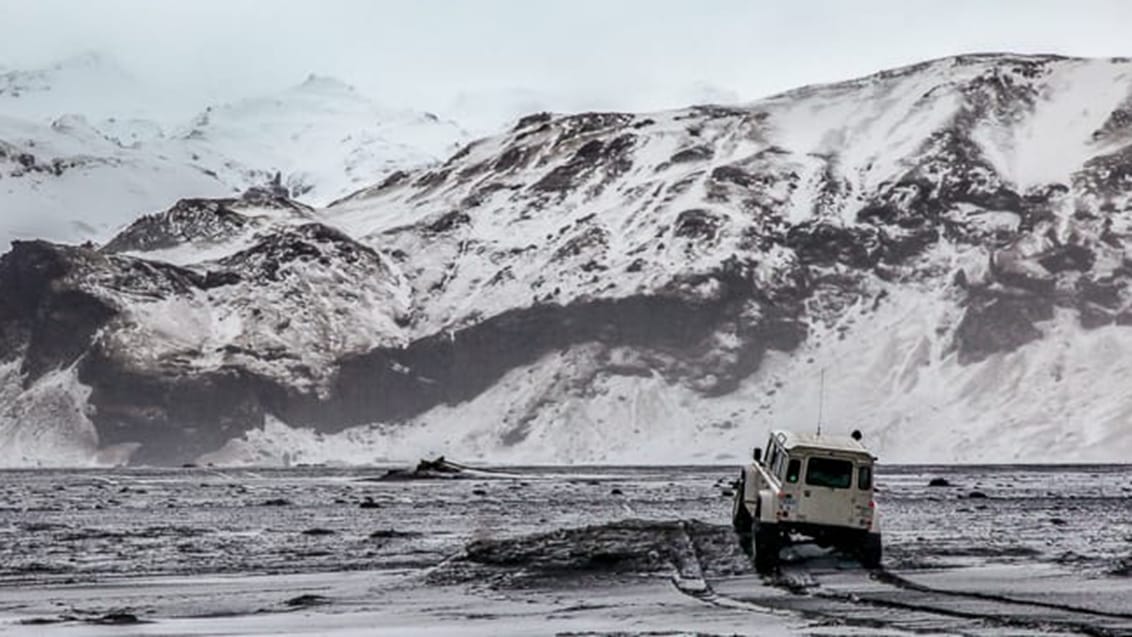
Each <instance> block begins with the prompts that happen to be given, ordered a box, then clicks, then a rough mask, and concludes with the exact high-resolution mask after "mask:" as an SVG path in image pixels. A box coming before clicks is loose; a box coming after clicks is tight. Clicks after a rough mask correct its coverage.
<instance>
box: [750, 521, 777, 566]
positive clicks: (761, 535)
mask: <svg viewBox="0 0 1132 637" xmlns="http://www.w3.org/2000/svg"><path fill="white" fill-rule="evenodd" d="M781 548H782V534H781V533H779V531H778V525H777V524H765V523H760V522H757V523H755V533H754V553H755V571H756V572H757V573H759V574H760V575H769V574H771V573H773V572H774V571H775V569H777V568H778V551H779V550H780V549H781Z"/></svg>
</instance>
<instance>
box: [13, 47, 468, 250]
mask: <svg viewBox="0 0 1132 637" xmlns="http://www.w3.org/2000/svg"><path fill="white" fill-rule="evenodd" d="M185 102H186V100H185V99H184V98H181V97H178V96H175V95H170V94H168V93H165V92H161V91H157V90H155V89H153V88H152V87H150V86H148V85H146V84H144V83H142V82H140V81H138V80H136V79H135V78H134V77H132V76H131V75H130V74H129V73H128V72H126V71H124V70H122V69H121V67H119V66H118V65H117V64H115V63H114V61H113V60H111V59H108V58H106V57H105V56H99V55H94V54H88V55H84V56H79V57H77V58H73V59H70V60H67V61H65V62H62V63H59V64H56V65H53V66H51V67H48V68H45V69H40V70H34V71H9V72H7V73H2V74H0V209H2V210H3V214H2V215H0V247H3V248H4V249H7V246H8V244H9V242H10V240H11V239H13V238H24V239H26V238H48V239H51V240H56V241H69V242H80V241H85V240H95V241H105V240H107V239H109V238H110V237H111V236H112V235H113V233H114V232H116V231H117V230H119V229H120V228H121V227H122V226H123V225H125V224H127V223H129V222H130V221H131V220H133V219H134V218H136V217H137V216H139V215H141V214H146V213H152V212H156V211H159V210H162V209H164V208H167V207H169V206H170V205H171V204H173V203H174V202H175V201H177V200H178V199H180V198H184V197H224V196H234V195H238V194H239V193H240V192H242V191H244V190H245V189H247V188H249V187H251V186H255V185H261V184H265V183H267V182H269V181H270V180H271V179H273V178H274V176H275V175H276V174H279V175H280V177H281V180H282V183H283V184H284V185H285V186H287V187H288V188H289V190H290V192H291V194H292V196H294V197H296V198H301V199H302V200H303V201H305V202H308V203H311V204H314V205H325V204H327V203H329V202H330V201H332V200H334V199H337V198H340V197H343V196H345V195H347V194H349V193H351V192H353V191H355V190H357V189H358V188H361V187H363V186H365V185H368V184H370V183H372V182H373V181H376V180H379V179H381V178H382V177H384V176H385V175H386V174H388V173H390V172H392V171H393V170H394V169H401V168H407V167H415V166H421V165H424V164H428V163H434V162H436V161H438V160H440V159H443V158H444V157H446V156H448V155H449V154H451V152H452V151H453V150H454V149H455V148H456V147H458V145H459V144H460V143H462V142H466V141H467V139H468V134H467V133H466V132H464V131H463V130H462V129H461V128H460V127H459V126H457V125H456V124H454V123H452V122H450V121H444V120H441V119H440V118H438V117H436V116H434V115H431V114H429V113H418V112H412V111H404V110H396V109H389V108H384V107H382V106H380V105H378V104H377V103H376V102H374V101H373V100H370V99H369V98H367V97H365V96H363V95H361V94H359V93H358V92H357V91H356V90H355V89H353V88H352V87H350V86H348V85H345V84H343V83H341V82H338V81H336V80H334V79H331V78H325V77H318V76H312V77H310V78H308V79H307V80H306V81H305V82H303V83H302V84H300V85H297V86H295V87H292V88H290V89H287V90H284V91H281V92H279V93H276V94H273V95H268V96H263V97H258V98H251V99H245V100H240V101H236V102H232V103H226V104H218V105H215V106H210V107H207V108H204V109H203V110H201V111H200V112H199V113H198V114H196V115H194V116H191V117H189V116H185V115H183V114H182V113H184V112H185V111H186V110H187V109H186V107H185Z"/></svg>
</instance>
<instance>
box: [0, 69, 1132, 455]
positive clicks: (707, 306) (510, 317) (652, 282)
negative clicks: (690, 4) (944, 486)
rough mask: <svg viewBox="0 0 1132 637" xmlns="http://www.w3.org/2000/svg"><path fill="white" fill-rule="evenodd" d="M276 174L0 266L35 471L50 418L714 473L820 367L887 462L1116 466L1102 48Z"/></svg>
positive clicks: (245, 439) (178, 436) (115, 432)
mask: <svg viewBox="0 0 1132 637" xmlns="http://www.w3.org/2000/svg"><path fill="white" fill-rule="evenodd" d="M281 194H282V193H267V194H264V193H260V194H258V195H257V194H255V193H253V196H251V197H250V198H248V199H244V200H229V201H227V202H221V203H213V204H208V203H205V202H197V203H195V204H191V205H184V206H182V210H181V211H180V212H176V211H173V212H171V213H170V214H169V215H167V217H160V218H151V219H149V220H148V221H144V223H145V224H148V225H146V226H145V227H142V226H135V227H134V228H132V229H131V230H129V231H127V233H126V234H124V235H122V237H121V238H120V240H116V241H115V242H114V243H112V244H110V245H109V246H107V248H106V249H104V250H102V251H101V252H95V251H92V250H85V249H78V248H60V247H55V246H50V245H48V244H20V245H18V246H17V247H16V250H15V251H14V252H13V253H11V254H9V255H7V256H6V257H5V258H4V260H3V262H0V291H3V292H5V293H6V294H8V295H9V296H10V298H16V299H19V300H18V302H16V303H14V304H13V305H11V306H9V309H7V310H6V311H4V310H0V335H4V338H5V339H6V340H5V341H4V343H5V350H6V351H8V352H11V353H10V354H8V356H7V358H6V359H3V360H7V361H10V362H9V363H7V365H8V366H7V367H5V368H4V369H6V370H8V372H7V373H8V374H9V376H8V388H7V389H6V390H5V391H7V392H10V393H11V394H12V395H13V396H17V397H19V398H18V399H15V400H13V401H11V404H14V405H17V406H18V411H13V410H12V409H9V411H8V412H7V413H5V414H0V432H4V433H2V434H0V435H7V436H8V437H9V438H11V439H13V440H19V441H21V442H20V444H19V445H18V446H15V445H14V446H12V448H13V449H17V448H18V449H20V450H21V451H20V453H19V454H11V455H10V456H9V457H8V458H7V459H6V460H5V461H6V462H9V463H32V462H38V461H51V457H52V456H50V454H49V453H47V452H46V451H42V450H41V451H36V450H35V449H37V447H35V446H34V444H33V443H31V442H28V440H29V439H35V438H36V436H37V435H44V436H46V435H47V434H46V433H42V434H39V433H36V432H48V431H57V430H58V428H59V427H62V426H64V425H61V424H59V423H58V420H59V415H58V414H59V410H60V407H59V406H60V405H63V406H64V407H63V408H64V409H68V408H74V407H73V406H75V405H78V406H79V409H80V410H81V413H80V412H76V415H75V416H74V417H73V418H70V419H67V421H68V424H67V425H66V426H68V427H70V428H71V429H72V430H75V431H83V432H86V434H85V435H84V436H82V437H78V436H76V437H74V439H75V440H77V442H76V443H74V445H73V448H72V451H71V452H70V453H72V455H71V456H68V457H74V455H73V454H75V453H78V452H77V451H74V449H83V448H86V449H89V450H91V451H92V452H93V451H94V450H95V449H99V450H102V453H103V457H107V454H110V452H111V451H116V452H120V453H119V454H118V455H119V456H120V455H121V453H125V452H126V451H129V449H130V446H129V445H130V444H131V443H140V444H141V448H140V449H138V450H137V451H136V452H134V455H133V459H134V460H135V461H150V462H177V461H183V460H186V459H193V458H197V457H200V458H202V459H204V460H209V461H216V462H272V461H279V460H281V459H282V458H290V459H293V460H298V461H320V460H352V461H369V460H373V459H406V458H410V457H413V456H417V455H420V454H422V453H427V452H434V453H447V454H449V455H452V456H454V457H461V458H480V459H491V460H508V461H523V462H595V461H598V462H619V463H620V462H626V463H639V462H689V461H702V462H715V461H724V460H726V461H731V460H735V459H740V458H744V457H747V455H748V453H749V449H750V447H751V446H752V445H753V444H755V443H757V442H759V439H760V438H761V437H762V436H763V435H764V433H765V431H766V429H767V428H768V427H770V426H772V425H774V426H787V427H800V428H808V427H811V426H812V425H813V423H814V422H815V419H816V417H817V413H816V412H817V407H816V402H817V395H816V394H817V384H818V383H817V379H818V377H819V375H820V371H821V370H822V369H825V370H826V372H827V389H828V391H827V395H826V397H825V413H826V427H827V429H832V430H848V429H850V428H861V429H863V430H864V431H865V432H866V435H867V436H868V437H869V438H870V439H871V440H872V441H873V443H874V445H875V447H876V448H877V450H878V451H879V452H880V454H881V455H882V457H883V458H884V459H885V460H887V461H951V460H956V461H968V462H976V461H988V460H1033V461H1048V460H1051V458H1050V456H1049V453H1050V450H1051V449H1058V456H1057V458H1054V459H1055V460H1058V461H1084V460H1118V459H1122V458H1124V457H1125V456H1126V455H1127V454H1128V453H1129V452H1132V437H1129V436H1127V435H1125V433H1126V432H1127V427H1128V416H1129V415H1130V414H1132V398H1130V397H1129V396H1128V395H1127V394H1126V393H1125V392H1123V391H1122V389H1121V388H1122V387H1123V386H1124V385H1126V384H1127V383H1128V382H1129V381H1130V380H1132V377H1130V376H1129V372H1130V369H1129V364H1128V363H1127V360H1129V359H1128V356H1127V355H1126V354H1127V353H1132V330H1130V329H1129V328H1128V326H1129V325H1130V324H1132V291H1130V290H1129V287H1128V286H1129V279H1130V278H1132V256H1130V254H1129V240H1130V233H1132V227H1130V221H1132V62H1129V61H1126V60H1077V59H1067V58H1058V57H1028V56H1015V55H975V56H963V57H958V58H948V59H944V60H937V61H932V62H928V63H924V64H920V65H916V66H912V67H907V68H902V69H896V70H893V71H888V72H884V73H880V74H877V75H874V76H870V77H867V78H861V79H859V80H854V81H850V82H844V83H840V84H834V85H827V86H815V87H806V88H802V89H798V90H795V91H791V92H789V93H786V94H783V95H779V96H775V97H771V98H768V99H765V100H761V101H759V102H756V103H753V104H749V105H745V106H742V107H720V106H704V107H695V108H689V109H683V110H678V111H670V112H662V113H651V114H628V113H585V114H579V115H570V116H561V117H558V116H551V115H545V114H544V115H532V116H530V117H527V118H525V119H523V120H522V121H520V122H519V123H518V124H517V125H516V126H515V127H514V129H513V130H511V131H509V132H508V133H506V134H503V135H499V136H496V137H492V138H488V139H484V140H481V141H478V142H475V143H472V144H470V145H468V146H466V147H465V148H463V149H461V150H460V151H459V152H457V153H456V154H455V155H453V156H452V157H451V158H449V159H448V160H447V161H446V162H445V163H443V164H442V165H438V166H433V167H429V168H425V169H420V170H416V171H409V172H404V171H398V172H394V173H392V174H391V175H390V176H389V177H387V178H386V179H384V180H382V181H381V182H380V183H377V184H375V185H374V186H372V187H370V188H367V189H364V190H361V191H359V192H357V193H355V194H354V195H352V196H350V197H348V198H346V199H344V200H341V201H338V202H336V203H335V204H333V205H331V206H329V207H327V208H325V209H322V210H309V211H308V210H304V209H301V208H299V207H296V206H294V204H291V203H288V202H287V201H286V200H285V199H281V198H280V195H281ZM264 197H266V198H267V199H264ZM268 200H270V201H271V202H273V203H270V205H269V206H268V207H270V208H272V209H277V210H294V212H293V213H291V212H288V213H287V214H285V215H268V214H263V213H261V212H250V211H253V210H262V209H263V207H264V205H267V204H265V202H266V201H268ZM174 212H176V214H174ZM308 217H309V218H310V219H312V220H313V221H307V218H308ZM139 223H143V222H139ZM130 237H133V238H132V239H130ZM152 237H157V239H156V240H155V239H152ZM171 262H172V263H176V264H177V265H172V263H171ZM279 273H289V274H282V275H281V274H279ZM367 273H368V275H367ZM327 299H332V301H330V302H328V301H327ZM84 308H85V309H84ZM42 317H47V319H43V318H42ZM170 317H177V318H178V321H179V320H180V318H181V317H184V318H185V320H186V321H188V322H190V323H191V325H184V324H181V323H180V322H177V323H176V324H173V323H171V322H170ZM232 317H236V318H232ZM61 334H65V335H66V338H58V337H59V335H61ZM52 335H54V336H55V337H56V338H49V337H51V336H52ZM0 351H4V350H0ZM201 396H208V397H209V400H208V401H207V406H206V407H202V404H203V403H205V402H206V401H203V400H200V399H198V397H201ZM45 397H50V399H47V398H45ZM40 405H42V406H43V407H42V408H43V409H44V410H45V411H44V412H43V415H38V412H36V409H37V408H39V407H37V406H40ZM96 439H97V441H98V443H97V445H95V444H94V443H93V441H94V440H96ZM226 440H227V441H228V442H227V443H225V442H224V441H226ZM54 444H55V440H52V442H51V445H54ZM44 448H51V449H54V447H53V446H50V445H47V444H46V443H45V447H44ZM29 450H31V451H29ZM123 450H124V451H123ZM201 454H203V455H201ZM92 457H93V456H92ZM116 457H117V456H116Z"/></svg>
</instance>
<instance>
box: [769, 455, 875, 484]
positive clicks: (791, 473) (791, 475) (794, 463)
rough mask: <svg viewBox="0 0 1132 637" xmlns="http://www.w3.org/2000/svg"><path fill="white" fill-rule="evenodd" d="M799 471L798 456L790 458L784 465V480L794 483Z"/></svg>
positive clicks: (800, 469) (800, 466)
mask: <svg viewBox="0 0 1132 637" xmlns="http://www.w3.org/2000/svg"><path fill="white" fill-rule="evenodd" d="M801 473H802V461H801V460H799V459H798V458H792V459H791V460H790V464H789V465H788V466H787V467H786V481H787V482H789V483H790V484H796V483H797V482H798V476H799V475H800V474H801ZM862 488H863V487H862Z"/></svg>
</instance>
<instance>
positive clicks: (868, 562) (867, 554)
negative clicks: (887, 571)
mask: <svg viewBox="0 0 1132 637" xmlns="http://www.w3.org/2000/svg"><path fill="white" fill-rule="evenodd" d="M860 554H861V566H863V567H865V568H880V562H881V558H882V557H883V555H884V550H883V544H882V542H881V537H880V533H866V534H865V539H864V541H863V542H861V547H860Z"/></svg>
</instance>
